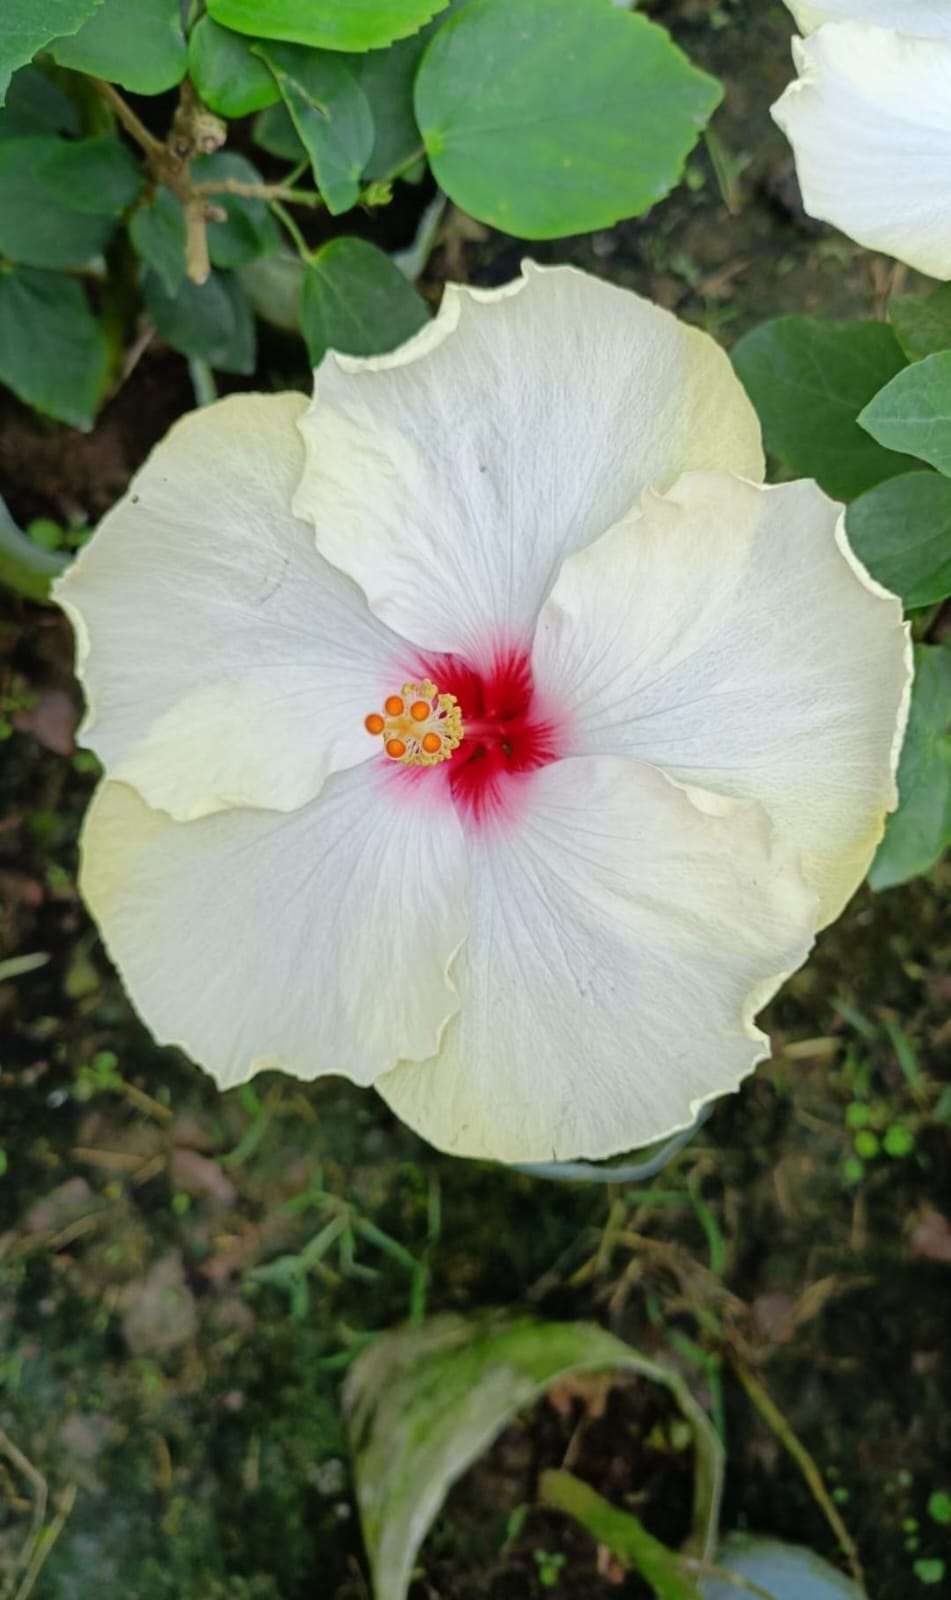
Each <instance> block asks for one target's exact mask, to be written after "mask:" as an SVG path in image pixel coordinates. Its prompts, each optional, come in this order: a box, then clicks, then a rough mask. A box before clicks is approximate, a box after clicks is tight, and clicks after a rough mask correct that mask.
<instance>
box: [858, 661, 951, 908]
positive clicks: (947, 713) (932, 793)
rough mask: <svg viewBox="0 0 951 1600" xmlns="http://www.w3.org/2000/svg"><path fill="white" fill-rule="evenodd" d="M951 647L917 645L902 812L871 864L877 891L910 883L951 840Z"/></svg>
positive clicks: (871, 880) (902, 768)
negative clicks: (950, 735) (950, 728)
mask: <svg viewBox="0 0 951 1600" xmlns="http://www.w3.org/2000/svg"><path fill="white" fill-rule="evenodd" d="M949 723H951V648H949V647H948V646H947V645H926V644H922V645H917V646H916V648H915V682H914V687H913V689H912V695H911V713H910V715H909V718H908V731H907V733H906V734H905V743H904V745H903V747H902V753H901V763H900V765H899V768H898V793H899V805H898V810H897V811H894V812H893V813H892V815H891V816H890V817H889V818H888V821H887V823H886V825H885V837H884V838H883V839H882V842H881V844H880V845H879V847H878V854H877V855H876V857H875V860H874V861H873V862H872V870H871V871H870V873H869V875H868V881H869V883H870V884H871V886H872V888H873V889H890V888H891V887H892V886H893V885H894V884H896V883H905V882H907V880H908V879H909V878H915V877H917V876H918V874H919V873H921V872H927V870H928V868H929V867H930V866H931V865H932V863H933V862H935V861H937V860H938V858H939V857H940V856H941V855H943V853H944V851H945V850H946V849H947V847H948V845H949V844H951V737H949V734H948V725H949Z"/></svg>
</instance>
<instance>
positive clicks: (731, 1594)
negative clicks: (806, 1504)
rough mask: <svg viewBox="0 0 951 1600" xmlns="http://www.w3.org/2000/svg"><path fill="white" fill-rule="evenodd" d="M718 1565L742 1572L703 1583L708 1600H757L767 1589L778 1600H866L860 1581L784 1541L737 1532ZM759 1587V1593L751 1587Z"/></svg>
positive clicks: (724, 1545) (727, 1541) (721, 1550)
mask: <svg viewBox="0 0 951 1600" xmlns="http://www.w3.org/2000/svg"><path fill="white" fill-rule="evenodd" d="M717 1566H719V1567H722V1568H724V1570H725V1571H726V1572H733V1573H736V1575H737V1579H738V1581H737V1582H736V1583H731V1582H730V1581H729V1579H728V1578H725V1577H719V1576H717V1577H713V1578H704V1579H702V1580H701V1581H700V1585H699V1587H700V1594H701V1596H702V1600H756V1595H757V1593H761V1592H764V1591H765V1593H767V1594H769V1595H771V1596H772V1597H773V1600H866V1597H865V1594H864V1591H863V1590H861V1589H860V1588H859V1586H858V1584H857V1583H853V1582H852V1580H851V1578H846V1577H845V1576H844V1575H843V1574H842V1573H841V1572H837V1571H836V1569H835V1567H832V1566H830V1565H829V1563H828V1562H827V1561H823V1560H822V1558H821V1557H820V1556H817V1555H815V1554H814V1553H813V1552H812V1551H811V1550H806V1549H805V1548H804V1547H803V1546H802V1545H795V1544H782V1543H780V1541H779V1540H778V1539H751V1538H749V1536H748V1535H746V1534H731V1535H730V1536H729V1538H727V1539H725V1540H724V1542H723V1543H722V1544H721V1546H720V1548H719V1550H718V1551H717ZM754 1583H755V1584H756V1585H757V1589H756V1590H753V1589H752V1588H751V1587H750V1586H751V1585H752V1584H754Z"/></svg>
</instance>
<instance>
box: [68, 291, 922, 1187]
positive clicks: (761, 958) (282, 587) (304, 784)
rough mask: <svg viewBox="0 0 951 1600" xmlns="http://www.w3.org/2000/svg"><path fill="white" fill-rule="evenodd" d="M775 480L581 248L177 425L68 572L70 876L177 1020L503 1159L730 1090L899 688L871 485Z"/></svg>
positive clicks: (692, 373) (193, 1041) (860, 809)
mask: <svg viewBox="0 0 951 1600" xmlns="http://www.w3.org/2000/svg"><path fill="white" fill-rule="evenodd" d="M762 469H763V463H762V455H761V450H760V442H759V430H758V427H757V423H756V419H755V416H754V414H753V412H752V410H751V408H750V405H749V402H748V401H747V399H746V396H745V395H744V393H743V390H742V389H741V387H740V385H739V383H738V382H737V380H736V378H735V377H734V376H733V373H732V371H731V369H730V366H729V363H728V361H727V360H726V358H725V356H724V355H723V354H722V353H721V352H720V351H719V350H718V349H717V347H716V345H715V344H714V343H713V341H712V340H711V339H709V338H708V337H707V336H706V335H705V334H703V333H700V332H698V331H696V330H694V329H691V328H687V327H684V326H682V325H681V324H679V323H678V322H677V321H676V320H675V319H674V318H673V317H672V316H670V315H669V314H668V313H667V312H664V311H661V310H658V309H657V308H656V307H654V306H651V305H649V304H648V303H646V302H645V301H643V300H641V299H639V298H638V297H637V296H635V295H633V294H630V293H628V292H626V291H624V290H620V289H616V288H612V287H610V286H608V285H606V284H603V283H600V282H598V281H597V280H596V279H593V278H589V277H586V276H585V275H584V274H581V273H578V272H575V271H572V270H570V269H565V268H556V269H553V270H550V271H540V270H539V269H537V268H532V267H528V268H526V273H525V276H524V277H523V278H522V279H521V280H520V281H519V282H517V283H514V284H510V285H508V286H507V287H506V288H504V289H501V290H497V291H484V290H478V289H475V290H468V289H459V288H449V289H448V290H447V291H446V295H445V298H444V300H443V304H442V308H441V310H440V313H439V315H438V317H437V318H436V320H435V321H434V322H433V323H432V324H430V325H429V326H428V327H427V328H426V329H425V330H424V331H423V332H422V333H420V334H419V335H417V336H416V338H414V339H412V340H411V341H410V342H409V343H408V344H406V345H404V346H403V347H402V348H401V349H399V350H397V351H396V352H394V353H393V354H392V355H389V356H384V357H379V358H375V359H370V360H354V359H347V358H344V357H336V356H331V357H328V358H327V360H326V361H325V362H324V364H323V365H322V367H321V369H320V372H319V374H318V379H317V397H316V398H315V400H314V401H313V403H311V404H310V405H308V404H307V402H306V401H305V400H304V399H303V398H302V397H300V396H298V395H272V396H261V395H252V396H239V397H234V398H231V399H228V400H224V401H221V402H220V403H219V404H217V405H214V406H210V407H208V408H207V409H206V410H203V411H200V412H198V413H196V414H195V415H193V416H189V417H186V418H185V419H184V420H183V421H181V422H180V423H178V425H177V426H176V427H175V428H173V430H172V432H171V434H170V435H169V437H168V439H167V440H166V441H165V442H164V443H163V444H162V445H160V446H159V448H158V449H157V450H156V451H155V453H154V454H153V456H152V457H151V459H150V461H149V462H148V463H147V464H146V466H145V467H144V468H143V470H142V472H141V473H140V474H139V475H138V477H137V478H136V480H135V482H134V484H133V485H132V488H131V490H130V492H129V494H128V495H127V496H126V498H125V499H124V500H123V501H122V502H121V504H120V505H118V506H117V507H116V509H115V510H114V511H113V512H112V513H111V514H110V515H109V516H108V517H107V518H106V519H105V520H104V521H103V523H102V525H101V527H100V529H99V530H98V532H97V533H96V535H95V537H94V538H93V539H92V541H91V542H90V544H89V545H88V546H87V548H86V549H85V550H84V551H83V552H82V554H81V555H80V557H79V558H78V560H77V561H76V563H75V565H74V567H73V568H72V570H71V571H70V572H69V573H68V574H67V575H66V577H65V578H64V579H63V580H62V581H61V582H60V584H59V585H58V598H59V599H60V601H61V603H62V604H63V605H64V606H65V608H66V609H67V611H68V612H69V614H70V616H71V618H72V620H73V622H74V625H75V628H76V633H77V639H78V660H79V671H80V673H81V676H82V679H83V682H84V684H85V688H86V692H87V696H88V700H89V711H88V715H87V718H86V722H85V729H84V737H85V739H86V741H87V742H88V743H89V744H90V745H91V746H92V747H93V748H94V749H95V750H96V751H97V753H98V754H99V755H100V757H101V758H102V760H103V761H104V763H105V766H106V772H107V778H106V780H105V781H104V782H103V784H102V786H101V787H100V789H99V791H98V793H97V795H96V798H95V800H94V802H93V805H92V808H91V810H90V813H89V817H88V820H87V823H86V827H85V832H84V836H83V842H82V887H83V890H84V893H85V895H86V898H87V900H88V902H89V904H90V906H91V908H92V911H93V913H94V915H95V917H96V918H97V920H98V922H99V925H100V927H101V929H102V932H103V935H104V938H105V940H106V943H107V945H108V948H109V950H110V952H111V954H112V956H113V958H114V960H115V961H116V963H117V965H118V967H119V969H120V971H121V973H122V975H123V978H124V980H125V983H126V986H127V988H128V990H129V993H130V995H131V996H132V999H133V1001H134V1003H135V1005H136V1007H137V1008H138V1010H139V1011H140V1013H141V1015H142V1016H143V1018H144V1019H145V1021H146V1022H147V1023H148V1025H149V1026H150V1027H151V1029H152V1030H153V1032H154V1033H155V1034H156V1035H157V1037H158V1038H160V1039H161V1040H163V1041H170V1042H177V1043H179V1044H181V1046H182V1047H183V1048H184V1049H185V1050H187V1051H189V1052H190V1054H191V1055H192V1056H194V1058H195V1059H196V1060H198V1061H199V1062H201V1063H203V1064H204V1065H205V1066H206V1067H207V1068H208V1069H209V1070H210V1071H211V1072H213V1073H214V1075H215V1077H216V1078H217V1080H218V1082H219V1083H220V1084H221V1085H222V1086H228V1085H231V1084H236V1083H240V1082H241V1081H242V1080H243V1079H246V1078H247V1077H249V1076H250V1075H251V1074H252V1073H254V1072H257V1071H259V1070H261V1069H262V1068H265V1067H280V1068H282V1069H283V1070H285V1071H287V1072H290V1073H293V1074H294V1075H296V1076H298V1077H301V1078H314V1077H317V1076H320V1075H321V1074H327V1073H343V1074H345V1075H347V1076H348V1077H350V1078H352V1079H354V1080H355V1081H356V1082H358V1083H361V1084H373V1085H374V1086H375V1087H376V1088H377V1089H378V1090H379V1092H380V1093H381V1094H382V1095H383V1096H384V1098H385V1099H386V1100H387V1101H388V1102H389V1104H390V1105H391V1106H392V1107H394V1108H395V1109H396V1111H397V1112H398V1113H399V1115H400V1116H402V1117H403V1118H405V1120H406V1121H407V1122H409V1123H410V1124H411V1125H412V1126H413V1127H414V1128H416V1129H418V1130H419V1131H420V1132H421V1133H422V1134H424V1135H425V1137H426V1138H428V1139H430V1140H431V1141H432V1142H433V1143H434V1144H436V1145H438V1146H440V1147H441V1148H443V1149H445V1150H450V1151H454V1152H457V1153H460V1154H465V1155H473V1156H488V1157H495V1158H497V1159H501V1160H505V1161H535V1160H545V1159H549V1158H554V1159H558V1158H561V1157H570V1156H584V1157H588V1158H600V1157H604V1156H608V1155H611V1154H614V1153H616V1152H617V1151H620V1150H624V1149H629V1148H631V1147H632V1146H638V1145H643V1144H646V1143H648V1142H650V1141H652V1140H654V1139H656V1138H659V1137H660V1136H662V1135H665V1134H667V1133H669V1132H671V1131H673V1130H675V1129H677V1128H680V1127H683V1126H685V1125H687V1124H688V1123H689V1122H690V1121H691V1120H692V1118H693V1117H694V1115H695V1113H696V1111H697V1109H698V1108H699V1107H700V1106H701V1105H702V1104H703V1103H704V1102H705V1101H707V1100H709V1099H710V1098H712V1097H713V1096H715V1095H718V1094H722V1093H724V1092H725V1091H727V1090H730V1089H732V1088H734V1087H735V1086H736V1085H737V1083H738V1082H739V1081H740V1079H741V1078H742V1077H743V1076H744V1075H745V1074H746V1073H748V1072H749V1071H750V1069H751V1068H752V1067H753V1065H754V1064H755V1062H756V1061H757V1060H759V1059H761V1058H762V1056H763V1055H764V1054H766V1053H767V1041H766V1039H765V1037H764V1035H763V1034H762V1033H760V1032H759V1031H758V1030H757V1028H756V1027H755V1026H754V1021H753V1019H754V1016H755V1014H756V1012H757V1011H758V1010H759V1008H760V1007H761V1006H762V1005H763V1004H764V1003H765V1001H766V1000H767V999H768V998H769V996H770V995H772V994H773V992H774V991H775V990H776V988H777V987H778V985H779V984H780V982H781V981H782V979H783V977H784V976H785V975H786V974H788V973H789V972H791V971H792V970H793V969H794V968H796V967H797V966H798V965H799V964H800V963H801V962H802V960H803V959H804V957H805V955H806V953H807V951H808V949H809V946H810V944H811V941H812V936H813V933H814V930H815V928H816V926H817V924H821V923H823V922H825V921H827V920H828V919H829V918H831V917H833V916H835V915H836V913H837V912H838V911H839V910H840V908H841V906H842V905H843V903H844V901H845V900H846V899H847V898H848V896H849V895H850V894H851V893H852V891H853V890H854V888H855V887H856V885H857V884H858V882H859V881H860V879H861V878H862V876H863V874H864V872H865V870H866V868H867V866H868V863H869V860H870V858H871V855H872V852H873V850H874V848H875V844H876V841H877V840H878V838H879V836H880V834H881V832H882V827H883V821H884V816H885V812H886V811H887V810H888V809H889V808H890V807H891V806H892V805H893V804H894V802H895V785H894V769H895V762H896V755H897V747H898V744H899V742H900V725H901V724H902V722H903V718H904V710H903V707H904V705H905V701H906V698H907V687H908V677H909V668H908V659H907V641H906V637H905V630H904V628H903V625H902V622H901V612H900V606H899V603H898V601H897V600H896V599H895V598H894V597H893V596H889V595H887V594H885V592H884V591H883V590H881V589H879V588H878V587H877V586H876V585H874V584H873V583H872V582H871V581H870V580H869V579H868V577H867V576H866V574H865V573H864V571H863V570H862V568H861V567H860V566H859V565H858V563H857V562H856V561H855V559H854V558H853V557H852V555H851V553H850V551H849V548H848V545H847V543H846V540H845V535H844V533H843V531H842V522H841V518H840V508H839V507H838V506H836V505H835V504H833V503H832V502H831V501H829V500H828V499H827V498H826V497H825V496H824V495H823V494H822V493H821V492H820V491H819V490H818V489H817V488H816V487H815V486H814V485H813V484H810V483H798V484H787V485H783V486H781V487H779V488H775V489H767V488H762V487H760V486H759V485H758V484H757V483H756V482H754V481H751V480H756V479H759V478H761V476H762ZM731 474H733V475H731Z"/></svg>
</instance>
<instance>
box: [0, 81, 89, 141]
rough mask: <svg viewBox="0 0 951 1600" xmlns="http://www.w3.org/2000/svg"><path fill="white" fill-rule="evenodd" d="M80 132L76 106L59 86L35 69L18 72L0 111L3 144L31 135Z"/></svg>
mask: <svg viewBox="0 0 951 1600" xmlns="http://www.w3.org/2000/svg"><path fill="white" fill-rule="evenodd" d="M78 132H79V118H78V116H77V115H76V107H75V106H74V105H73V103H72V101H71V100H70V99H69V97H68V96H67V95H65V94H64V93H63V91H62V89H61V88H60V87H59V86H58V84H55V83H53V82H51V80H50V79H49V78H47V77H45V76H44V74H43V73H42V72H39V71H38V70H37V68H36V67H24V68H23V70H22V71H21V72H18V73H16V75H15V76H14V77H13V79H12V80H11V82H10V88H9V90H8V92H7V99H6V104H5V105H4V106H3V108H2V110H0V142H3V141H6V140H8V139H24V138H29V137H30V135H31V134H44V133H78Z"/></svg>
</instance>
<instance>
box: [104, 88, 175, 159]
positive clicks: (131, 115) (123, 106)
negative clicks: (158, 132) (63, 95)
mask: <svg viewBox="0 0 951 1600" xmlns="http://www.w3.org/2000/svg"><path fill="white" fill-rule="evenodd" d="M90 82H91V83H92V86H93V88H94V89H95V90H96V93H97V94H99V95H101V96H102V98H103V100H105V102H106V104H107V105H108V106H110V107H111V108H112V110H113V111H114V112H115V114H116V116H117V117H118V119H119V121H120V122H121V123H122V126H123V127H124V128H125V131H126V133H128V134H131V136H132V138H133V139H134V140H135V142H136V144H137V145H139V146H140V147H141V149H143V150H144V151H145V154H146V156H147V157H148V159H149V161H150V162H153V161H159V160H161V159H162V158H163V157H164V156H165V154H166V151H165V146H164V144H163V143H162V141H161V139H156V137H155V134H154V133H150V132H149V130H148V128H147V127H146V126H145V123H144V122H141V121H140V120H139V118H138V117H137V116H136V114H135V112H134V111H133V109H132V107H131V106H130V105H128V104H127V102H126V101H125V100H123V98H122V96H121V94H120V93H119V91H118V89H116V88H114V87H113V85H112V84H111V83H105V82H104V81H103V79H102V78H92V79H90Z"/></svg>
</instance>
